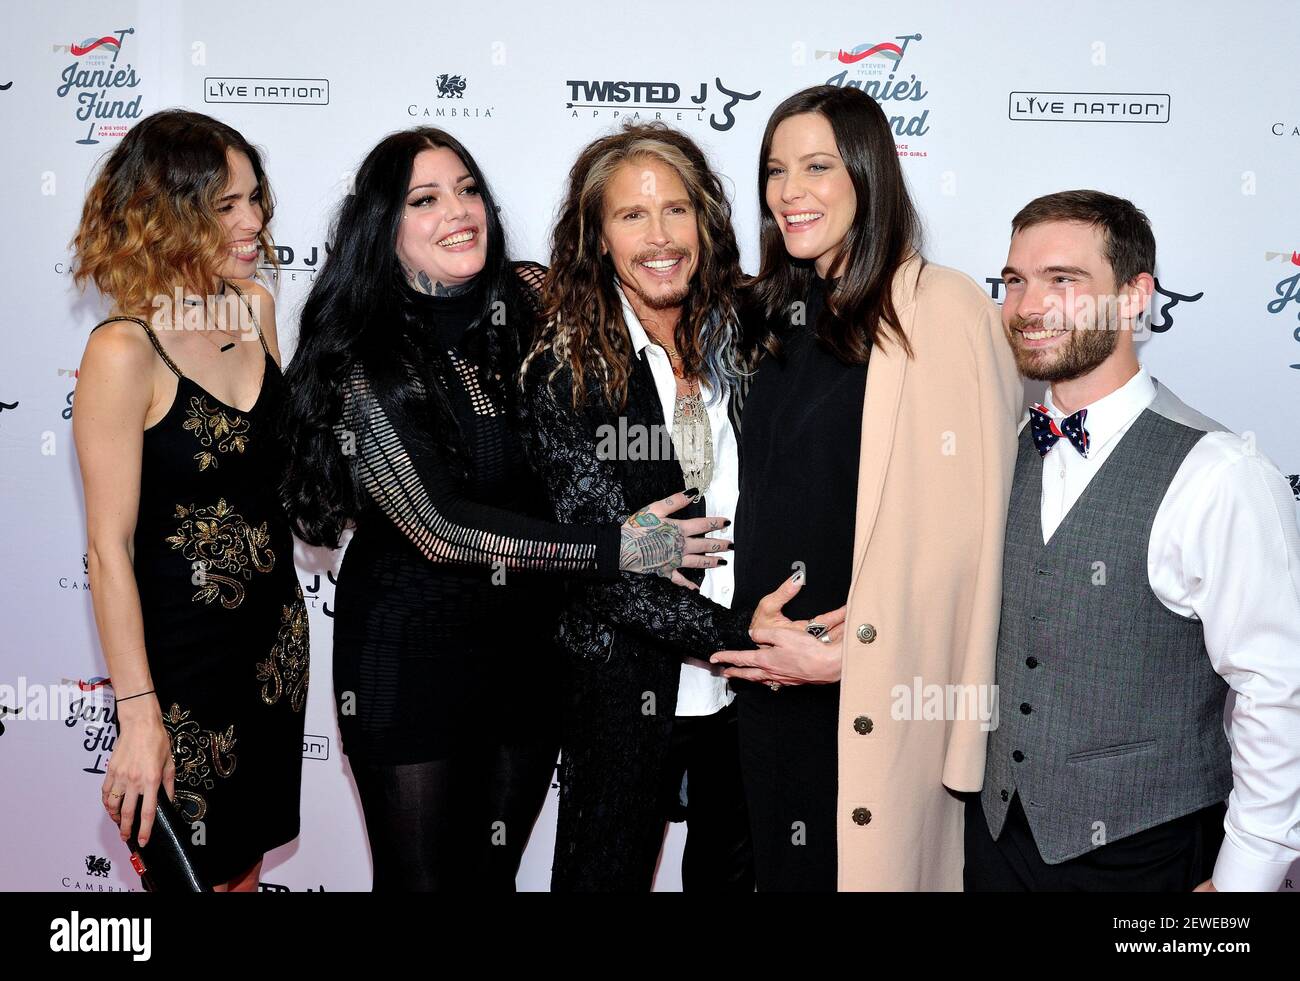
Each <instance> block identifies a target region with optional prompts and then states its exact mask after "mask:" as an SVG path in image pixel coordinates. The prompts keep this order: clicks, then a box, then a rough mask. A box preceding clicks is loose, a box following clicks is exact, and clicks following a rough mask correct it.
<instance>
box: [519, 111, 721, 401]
mask: <svg viewBox="0 0 1300 981" xmlns="http://www.w3.org/2000/svg"><path fill="white" fill-rule="evenodd" d="M649 159H654V160H659V161H661V162H662V163H664V164H665V165H666V166H669V167H671V168H672V169H673V170H674V171H676V172H677V174H678V176H679V177H680V178H681V180H682V183H683V184H684V185H685V186H686V192H687V195H688V196H689V198H690V201H691V204H692V206H693V207H694V209H695V214H696V220H697V224H698V234H699V261H698V264H697V267H696V273H695V278H694V280H693V281H692V283H691V288H690V293H689V294H688V295H687V298H686V301H685V303H684V306H683V310H682V316H681V318H680V319H679V321H678V324H677V329H676V331H675V333H674V337H673V340H674V345H675V346H676V348H677V351H678V353H679V355H680V357H681V363H682V367H683V369H684V371H685V373H686V374H687V376H700V377H702V378H703V379H704V380H705V381H706V382H707V384H708V386H709V388H710V390H711V397H712V398H714V399H716V398H718V397H720V395H721V393H722V392H724V391H725V390H726V389H727V388H728V387H730V386H731V385H732V384H733V382H734V379H735V376H736V360H735V345H736V332H737V310H736V302H737V301H736V291H737V288H738V287H739V285H740V281H741V271H740V250H739V249H738V247H737V246H736V236H735V232H734V231H733V230H732V227H731V205H730V203H729V202H728V200H727V196H726V194H725V193H724V191H723V187H722V182H721V181H720V180H719V178H718V176H717V175H716V174H715V173H714V172H713V171H712V169H711V168H710V167H709V164H708V160H707V159H706V158H705V156H704V152H703V151H702V150H701V149H700V148H699V147H698V146H696V144H695V142H694V141H693V140H691V139H690V138H689V137H688V136H686V135H684V134H682V133H679V132H677V131H676V130H673V129H671V128H669V127H668V126H667V125H665V124H664V123H660V122H654V123H643V124H634V123H628V124H625V126H624V128H623V129H622V131H621V132H618V133H615V134H613V135H611V136H606V137H602V138H601V139H598V140H596V141H595V142H593V143H591V144H589V145H588V146H587V147H586V148H585V149H583V151H582V152H581V153H580V154H579V155H578V159H577V161H576V162H575V163H574V165H573V167H572V169H571V170H570V171H569V180H568V189H567V192H566V194H565V199H564V203H563V204H562V205H561V207H560V212H559V218H558V219H557V221H556V223H555V229H554V231H553V232H552V234H551V265H550V270H549V271H548V273H547V276H546V283H545V286H544V287H543V294H542V303H543V323H544V324H545V326H544V327H543V328H542V330H541V332H540V333H539V335H538V338H537V340H536V342H535V343H534V345H533V348H532V351H531V352H530V354H529V355H528V358H527V359H525V361H524V365H523V370H522V373H521V374H522V375H523V376H526V375H527V373H528V371H529V368H530V367H531V364H532V362H533V359H534V358H536V357H537V356H538V355H540V354H542V353H543V352H547V351H549V352H550V353H551V354H552V355H553V356H554V359H555V362H556V363H555V365H554V367H553V368H552V370H551V371H550V373H549V375H548V376H547V379H546V381H547V384H548V385H549V384H550V383H551V382H552V381H553V380H554V379H555V377H556V375H557V374H559V372H560V371H561V370H563V369H565V368H567V369H568V370H569V372H570V374H571V376H572V382H571V390H570V393H569V395H570V401H571V404H572V405H573V407H574V408H575V409H577V408H580V407H581V406H582V405H583V404H584V403H585V402H586V399H587V394H588V389H589V386H591V384H592V382H593V378H592V377H591V376H592V375H595V376H596V378H597V379H598V380H599V387H600V391H601V395H602V396H603V399H604V401H605V403H606V404H607V405H608V406H609V407H610V408H612V409H621V408H622V407H623V406H624V405H626V403H627V383H628V375H629V372H630V371H631V359H632V345H631V341H630V339H629V337H628V334H627V331H626V330H625V329H624V327H623V307H622V303H621V301H620V300H619V297H618V293H617V291H616V289H615V282H616V276H615V270H614V265H613V260H612V259H611V258H610V257H609V256H608V255H601V249H600V244H601V227H602V224H603V220H604V202H605V190H606V188H607V187H608V186H609V184H610V182H611V181H612V180H613V178H614V175H615V174H616V173H617V171H618V169H619V167H620V166H621V165H622V164H624V163H626V162H628V161H637V160H649Z"/></svg>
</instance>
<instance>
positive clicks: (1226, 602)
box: [1022, 369, 1300, 891]
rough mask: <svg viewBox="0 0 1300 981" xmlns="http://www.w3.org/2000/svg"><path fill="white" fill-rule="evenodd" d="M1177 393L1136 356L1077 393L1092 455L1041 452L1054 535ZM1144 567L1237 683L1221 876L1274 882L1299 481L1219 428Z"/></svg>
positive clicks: (1294, 699)
mask: <svg viewBox="0 0 1300 981" xmlns="http://www.w3.org/2000/svg"><path fill="white" fill-rule="evenodd" d="M1158 392H1159V394H1160V396H1161V398H1160V401H1159V402H1157V393H1158ZM1171 396H1172V393H1170V392H1169V391H1168V390H1167V389H1164V390H1163V391H1161V390H1160V386H1159V383H1158V382H1157V381H1156V380H1155V379H1153V378H1152V377H1151V376H1150V375H1149V374H1148V373H1147V371H1146V369H1139V370H1138V372H1137V374H1136V375H1134V376H1133V377H1132V378H1131V379H1130V380H1129V381H1128V382H1127V383H1125V384H1124V385H1123V386H1121V387H1120V388H1118V389H1116V390H1115V391H1114V392H1111V393H1110V394H1109V395H1106V396H1105V397H1103V398H1100V399H1098V400H1097V401H1096V402H1094V403H1092V404H1091V405H1088V406H1086V407H1081V408H1087V410H1088V415H1087V418H1086V420H1085V428H1086V429H1087V430H1088V434H1089V439H1090V443H1089V449H1088V456H1087V458H1086V459H1085V458H1084V457H1083V456H1081V455H1080V454H1079V452H1078V451H1077V450H1076V449H1075V448H1074V446H1072V445H1071V444H1070V443H1069V442H1068V441H1067V440H1060V441H1058V442H1057V443H1056V444H1055V445H1054V446H1053V447H1052V448H1051V449H1050V450H1049V451H1048V452H1047V454H1046V456H1044V457H1043V476H1042V482H1043V500H1042V529H1043V541H1044V543H1046V542H1047V540H1048V539H1049V538H1051V536H1052V534H1053V533H1054V532H1055V531H1056V529H1057V527H1058V526H1059V525H1060V523H1061V521H1062V520H1063V519H1064V517H1065V516H1066V514H1068V513H1069V510H1070V508H1071V507H1073V506H1074V504H1075V502H1076V501H1077V500H1078V499H1079V496H1080V495H1081V494H1082V493H1083V491H1084V489H1085V488H1086V487H1087V486H1088V482H1089V481H1090V480H1091V479H1092V477H1093V475H1094V474H1095V473H1096V472H1097V470H1098V469H1099V468H1100V467H1101V465H1102V464H1103V463H1105V462H1106V459H1107V457H1109V456H1110V454H1111V452H1112V451H1113V450H1114V449H1115V447H1116V446H1117V445H1118V444H1119V442H1120V440H1121V438H1122V437H1123V436H1124V434H1125V433H1127V432H1128V430H1129V427H1130V426H1132V425H1133V423H1134V421H1136V419H1137V417H1138V416H1139V415H1141V413H1142V412H1143V410H1144V409H1146V408H1147V407H1148V406H1152V403H1156V405H1155V407H1154V410H1155V411H1162V413H1163V412H1170V413H1174V414H1171V416H1170V417H1171V418H1175V419H1177V418H1178V415H1182V416H1183V417H1184V418H1190V419H1192V420H1195V418H1196V417H1197V416H1198V414H1197V413H1195V412H1194V411H1193V410H1189V409H1187V408H1186V407H1185V406H1183V405H1182V403H1181V402H1178V400H1177V399H1175V398H1172V397H1171ZM1044 405H1045V407H1046V408H1047V410H1048V413H1049V414H1050V415H1051V417H1052V418H1053V419H1055V420H1057V421H1058V422H1059V421H1060V420H1061V419H1062V418H1063V417H1064V416H1065V415H1066V413H1063V412H1061V411H1060V410H1059V409H1058V408H1057V407H1056V406H1055V405H1054V404H1053V402H1052V393H1051V390H1050V389H1049V390H1048V393H1047V396H1046V398H1045V399H1044ZM1167 407H1171V408H1167ZM1199 418H1200V419H1204V417H1199ZM1206 421H1207V422H1208V421H1209V420H1206ZM1193 424H1194V423H1193ZM1023 426H1024V423H1022V428H1023ZM1147 577H1148V580H1149V582H1150V585H1151V589H1152V591H1153V592H1154V593H1155V595H1156V597H1157V598H1158V599H1159V600H1160V602H1161V603H1163V604H1164V605H1165V607H1167V608H1168V609H1169V610H1172V611H1173V612H1174V613H1177V614H1179V615H1180V616H1183V617H1193V618H1196V619H1199V620H1200V621H1201V623H1202V625H1203V629H1204V632H1205V647H1206V650H1207V651H1208V653H1209V657H1210V663H1211V664H1212V665H1213V667H1214V670H1215V671H1216V672H1217V673H1218V674H1219V675H1220V676H1221V677H1222V678H1223V679H1224V680H1225V681H1226V682H1227V683H1228V685H1229V686H1230V687H1231V688H1232V691H1233V693H1234V695H1233V697H1232V703H1233V704H1232V709H1231V712H1230V714H1228V718H1227V724H1226V726H1225V730H1226V732H1227V735H1228V740H1229V743H1230V744H1231V747H1232V778H1233V789H1232V792H1231V794H1230V795H1229V797H1228V813H1227V817H1226V819H1225V822H1224V826H1225V838H1224V842H1223V847H1222V848H1221V849H1220V851H1219V857H1218V861H1217V863H1216V865H1215V868H1214V877H1213V881H1214V886H1215V888H1216V889H1219V890H1221V891H1228V890H1266V891H1272V890H1276V889H1277V888H1278V887H1279V886H1280V885H1281V884H1282V881H1283V879H1284V877H1285V876H1286V873H1287V869H1288V868H1289V867H1290V866H1291V864H1292V863H1293V862H1295V861H1296V860H1297V859H1300V531H1298V530H1297V525H1296V510H1295V501H1294V500H1293V498H1292V494H1291V488H1290V485H1289V484H1288V482H1287V480H1286V478H1285V477H1283V476H1282V474H1281V473H1280V472H1279V471H1278V469H1277V467H1276V466H1274V465H1273V463H1272V462H1271V461H1270V460H1269V459H1268V458H1267V457H1265V456H1264V455H1263V454H1262V453H1260V451H1259V450H1258V449H1257V448H1256V447H1255V445H1254V440H1253V438H1252V437H1251V436H1250V435H1249V434H1247V435H1246V436H1238V435H1236V434H1234V433H1230V432H1209V433H1206V435H1205V436H1203V437H1202V438H1201V439H1200V441H1199V442H1197V443H1196V445H1195V446H1193V447H1192V449H1191V451H1190V452H1189V453H1188V454H1187V457H1186V459H1184V461H1183V463H1182V465H1181V466H1180V467H1179V469H1178V471H1177V473H1176V474H1175V475H1174V479H1173V481H1172V483H1170V485H1169V489H1168V491H1167V492H1166V493H1165V496H1164V499H1163V500H1162V501H1161V503H1160V508H1159V510H1158V511H1157V513H1156V517H1155V522H1154V524H1153V525H1152V527H1151V539H1150V543H1149V545H1148V549H1147Z"/></svg>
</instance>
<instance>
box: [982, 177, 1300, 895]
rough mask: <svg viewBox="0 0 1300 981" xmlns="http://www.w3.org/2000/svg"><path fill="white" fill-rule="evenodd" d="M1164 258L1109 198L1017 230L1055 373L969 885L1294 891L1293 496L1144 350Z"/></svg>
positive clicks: (1067, 198) (1055, 202)
mask: <svg viewBox="0 0 1300 981" xmlns="http://www.w3.org/2000/svg"><path fill="white" fill-rule="evenodd" d="M1154 268H1155V239H1154V238H1153V236H1152V234H1151V227H1150V223H1149V222H1148V221H1147V218H1146V216H1145V215H1144V214H1143V213H1142V212H1141V211H1139V210H1138V209H1137V208H1135V207H1134V206H1133V205H1132V204H1131V203H1130V202H1128V201H1125V200H1123V199H1120V198H1116V197H1112V196H1111V195H1108V194H1102V193H1100V192H1097V191H1066V192H1062V193H1059V194H1051V195H1048V196H1046V197H1041V198H1038V199H1037V200H1035V201H1032V202H1030V203H1029V204H1028V205H1026V206H1025V207H1024V208H1023V209H1022V210H1021V211H1020V213H1019V214H1018V215H1016V217H1015V219H1014V220H1013V221H1012V238H1011V250H1010V254H1009V256H1008V259H1007V266H1006V268H1005V269H1003V270H1002V277H1003V280H1004V282H1005V283H1006V302H1005V304H1004V305H1003V308H1002V320H1003V324H1004V325H1005V327H1006V329H1007V335H1008V338H1009V340H1010V342H1011V346H1012V349H1013V350H1014V351H1015V354H1016V359H1017V362H1018V364H1019V366H1020V370H1021V373H1022V374H1024V375H1025V376H1026V377H1028V378H1031V379H1036V380H1040V381H1047V382H1049V383H1050V387H1049V388H1048V391H1047V395H1046V397H1045V399H1044V402H1045V404H1044V405H1036V406H1034V408H1033V409H1031V410H1030V413H1029V417H1028V419H1027V420H1026V424H1025V425H1024V426H1023V427H1022V429H1021V432H1020V449H1019V453H1018V456H1017V460H1016V470H1015V480H1014V483H1013V485H1012V492H1011V503H1010V509H1009V512H1008V520H1007V535H1006V549H1005V552H1004V560H1003V586H1002V589H1003V600H1002V623H1001V628H1000V633H999V638H998V655H997V683H998V686H999V699H998V704H999V716H1000V719H1001V723H1000V725H999V726H998V728H997V729H996V730H995V731H994V732H992V733H991V734H990V739H989V747H988V762H987V765H986V769H985V775H984V788H983V791H982V792H981V793H980V794H979V795H977V796H972V798H970V800H969V803H968V805H967V811H966V888H967V889H968V890H1158V891H1178V890H1192V889H1197V890H1214V889H1219V890H1242V889H1245V890H1276V889H1277V888H1278V887H1279V886H1280V885H1281V884H1282V882H1283V879H1284V878H1285V877H1286V875H1287V870H1288V867H1289V866H1290V865H1291V864H1292V862H1294V861H1296V859H1298V858H1300V532H1298V531H1297V526H1296V513H1295V503H1294V501H1293V500H1292V497H1291V492H1290V488H1289V486H1288V484H1287V481H1286V479H1285V478H1284V477H1283V476H1282V475H1281V474H1280V473H1279V472H1278V470H1277V468H1276V467H1274V466H1273V464H1272V463H1270V462H1269V461H1268V460H1267V459H1266V458H1265V457H1264V456H1263V455H1261V454H1260V453H1259V451H1258V450H1257V449H1256V448H1255V446H1254V441H1253V438H1251V437H1250V435H1249V434H1247V436H1244V437H1243V436H1236V435H1234V434H1232V433H1230V432H1227V431H1226V430H1225V429H1224V427H1223V426H1220V425H1219V424H1218V423H1216V422H1214V421H1213V420H1211V419H1208V418H1206V417H1205V416H1203V415H1201V414H1200V413H1198V412H1196V411H1194V410H1193V409H1190V408H1188V407H1187V406H1186V405H1184V404H1183V403H1182V402H1181V401H1179V400H1178V399H1177V398H1176V397H1175V396H1174V395H1173V393H1172V392H1170V391H1169V389H1167V388H1165V387H1164V386H1163V385H1160V384H1159V383H1157V382H1156V380H1155V379H1154V378H1152V377H1151V376H1150V375H1148V374H1147V372H1146V371H1145V370H1144V369H1143V368H1142V367H1141V366H1140V365H1139V364H1138V360H1137V355H1136V352H1135V349H1134V341H1133V329H1134V325H1135V324H1136V322H1137V318H1138V316H1139V315H1140V314H1141V313H1142V311H1143V310H1144V309H1146V307H1147V305H1148V304H1149V302H1150V300H1151V294H1152V291H1153V289H1154V286H1155V282H1154V279H1153V278H1152V272H1153V270H1154ZM1230 691H1231V692H1232V693H1233V695H1234V696H1235V702H1234V705H1233V708H1232V709H1231V712H1230V715H1229V718H1228V724H1227V727H1226V729H1227V731H1226V734H1225V718H1224V716H1225V711H1224V708H1225V703H1226V700H1227V699H1228V696H1229V692H1230ZM1225 801H1226V805H1227V806H1226V813H1225V806H1224V802H1225Z"/></svg>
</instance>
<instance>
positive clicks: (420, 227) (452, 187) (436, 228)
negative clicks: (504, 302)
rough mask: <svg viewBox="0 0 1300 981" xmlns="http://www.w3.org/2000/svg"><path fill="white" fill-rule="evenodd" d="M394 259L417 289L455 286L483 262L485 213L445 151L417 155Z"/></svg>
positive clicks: (457, 162)
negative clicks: (398, 261)
mask: <svg viewBox="0 0 1300 981" xmlns="http://www.w3.org/2000/svg"><path fill="white" fill-rule="evenodd" d="M397 258H398V259H399V260H400V261H401V263H402V268H403V269H404V270H405V271H406V275H407V278H408V279H409V280H410V282H411V284H412V285H413V286H415V287H416V288H417V289H421V290H423V291H425V292H427V293H436V292H437V291H438V285H439V284H441V285H442V286H443V287H449V286H459V285H461V284H462V283H467V282H469V281H470V280H471V279H473V278H474V277H475V276H476V275H478V273H480V272H481V271H482V270H483V265H484V263H485V262H486V261H487V213H486V211H485V210H484V207H483V198H482V197H481V196H480V195H479V191H478V188H477V186H476V185H475V183H474V178H472V177H471V176H470V174H469V170H468V169H467V168H466V167H465V164H464V162H463V161H462V160H461V159H460V157H458V156H457V155H456V154H455V153H453V152H452V151H451V150H448V149H447V148H446V147H438V148H437V149H428V150H421V151H420V152H419V153H418V154H416V157H415V160H414V162H413V163H412V166H411V181H410V184H409V189H408V191H407V193H406V202H405V204H404V205H403V207H402V222H401V227H400V229H399V230H398V234H397Z"/></svg>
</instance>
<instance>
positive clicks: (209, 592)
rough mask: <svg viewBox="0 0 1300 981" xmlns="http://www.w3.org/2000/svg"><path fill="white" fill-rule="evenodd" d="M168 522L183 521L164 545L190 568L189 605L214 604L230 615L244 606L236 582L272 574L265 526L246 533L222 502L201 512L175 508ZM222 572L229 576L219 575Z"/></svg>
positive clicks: (240, 586)
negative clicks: (172, 519)
mask: <svg viewBox="0 0 1300 981" xmlns="http://www.w3.org/2000/svg"><path fill="white" fill-rule="evenodd" d="M174 517H176V518H181V519H183V520H182V522H181V524H180V526H179V527H178V528H177V529H176V534H174V535H169V536H167V538H166V539H164V541H166V542H167V543H168V544H170V545H171V547H172V548H173V549H180V550H181V554H182V555H184V556H185V558H187V559H189V560H190V561H191V562H193V563H195V566H194V578H193V580H192V582H193V583H194V585H196V586H198V587H199V591H198V592H197V593H195V594H194V596H193V597H192V599H193V601H194V602H196V603H197V602H198V601H199V600H202V601H203V602H205V603H211V602H212V601H213V600H215V599H220V600H221V605H222V606H224V607H225V608H226V609H228V610H233V609H235V608H236V607H237V606H239V605H240V604H241V603H243V602H244V584H243V583H241V582H240V581H239V578H238V577H243V579H244V580H245V581H248V580H251V579H252V578H253V571H254V570H256V571H258V572H270V571H271V570H272V569H273V568H275V552H273V551H272V550H271V549H270V548H269V547H268V543H269V542H270V540H271V533H270V531H268V530H267V523H266V522H265V521H263V522H262V524H261V525H260V526H258V527H257V528H254V527H252V526H251V525H249V523H248V522H247V521H245V520H244V519H243V518H242V517H241V516H240V515H239V513H238V512H236V511H235V510H234V509H233V508H231V506H230V505H229V504H227V503H226V499H225V498H224V497H223V498H221V499H220V500H218V501H217V503H216V504H209V505H206V506H205V507H201V508H200V507H195V506H194V505H193V504H191V505H190V506H189V507H188V508H186V507H183V506H182V505H180V504H177V505H176V514H175V515H174ZM222 572H225V573H229V575H225V576H223V575H220V573H222ZM227 592H229V594H230V595H229V596H227V595H226V593H227Z"/></svg>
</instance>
